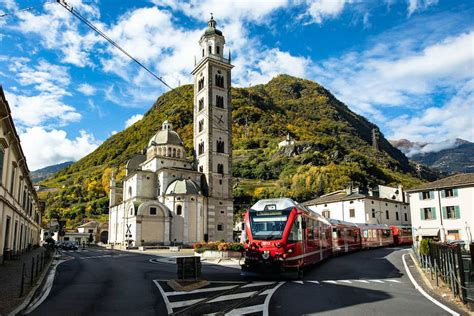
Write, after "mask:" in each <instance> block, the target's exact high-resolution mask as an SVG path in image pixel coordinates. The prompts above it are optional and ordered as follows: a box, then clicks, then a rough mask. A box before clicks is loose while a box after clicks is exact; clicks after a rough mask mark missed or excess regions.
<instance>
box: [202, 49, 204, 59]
mask: <svg viewBox="0 0 474 316" xmlns="http://www.w3.org/2000/svg"><path fill="white" fill-rule="evenodd" d="M202 57H204V48H203V49H202Z"/></svg>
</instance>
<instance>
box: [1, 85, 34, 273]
mask: <svg viewBox="0 0 474 316" xmlns="http://www.w3.org/2000/svg"><path fill="white" fill-rule="evenodd" d="M42 209H43V207H42V204H41V203H40V201H39V200H38V196H37V195H36V191H35V189H34V187H33V183H32V182H31V178H30V171H29V170H28V166H27V163H26V158H25V155H24V153H23V150H22V148H21V143H20V138H19V137H18V134H17V132H16V129H15V125H14V123H13V119H12V116H11V112H10V107H9V105H8V102H7V100H6V99H5V94H4V93H3V89H2V87H1V86H0V264H1V263H3V260H5V259H8V258H9V257H11V256H16V255H18V254H21V253H23V252H25V251H27V250H28V249H31V248H32V247H33V246H34V245H38V244H39V242H40V234H41V226H40V224H41V216H42V213H43V211H42Z"/></svg>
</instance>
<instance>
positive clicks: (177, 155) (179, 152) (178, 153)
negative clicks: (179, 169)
mask: <svg viewBox="0 0 474 316" xmlns="http://www.w3.org/2000/svg"><path fill="white" fill-rule="evenodd" d="M176 157H178V158H182V157H181V149H178V150H177V152H176Z"/></svg>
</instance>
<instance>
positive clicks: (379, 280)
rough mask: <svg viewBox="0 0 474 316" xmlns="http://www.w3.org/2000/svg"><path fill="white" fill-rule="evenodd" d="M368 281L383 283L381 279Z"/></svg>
mask: <svg viewBox="0 0 474 316" xmlns="http://www.w3.org/2000/svg"><path fill="white" fill-rule="evenodd" d="M369 282H374V283H383V281H381V280H369Z"/></svg>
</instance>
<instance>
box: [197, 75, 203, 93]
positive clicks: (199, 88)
mask: <svg viewBox="0 0 474 316" xmlns="http://www.w3.org/2000/svg"><path fill="white" fill-rule="evenodd" d="M202 89H204V78H201V79H199V81H198V91H201V90H202Z"/></svg>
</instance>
